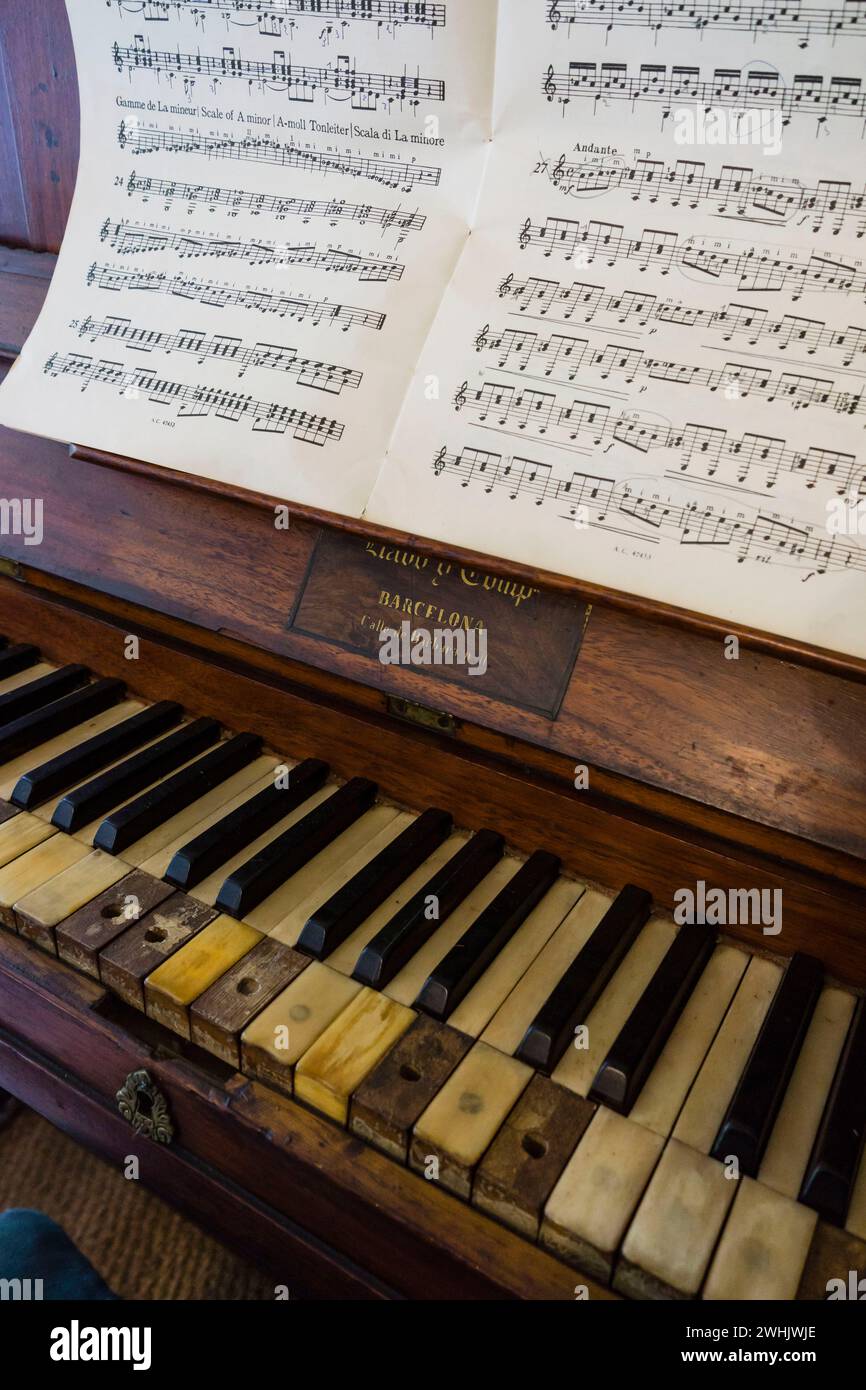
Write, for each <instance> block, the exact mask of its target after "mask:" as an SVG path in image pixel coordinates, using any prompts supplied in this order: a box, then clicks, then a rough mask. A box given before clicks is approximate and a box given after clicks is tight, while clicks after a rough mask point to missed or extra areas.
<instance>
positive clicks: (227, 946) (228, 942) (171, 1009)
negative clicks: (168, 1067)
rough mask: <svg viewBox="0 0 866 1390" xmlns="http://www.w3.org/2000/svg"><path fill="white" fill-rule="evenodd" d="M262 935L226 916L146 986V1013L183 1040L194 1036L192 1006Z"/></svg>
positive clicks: (171, 958) (181, 948) (174, 955)
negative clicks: (191, 1015) (191, 1023)
mask: <svg viewBox="0 0 866 1390" xmlns="http://www.w3.org/2000/svg"><path fill="white" fill-rule="evenodd" d="M261 940H262V934H261V932H258V931H256V929H255V927H250V926H247V924H246V923H245V922H238V921H236V920H235V918H234V917H226V916H224V915H223V914H220V915H219V916H217V917H215V918H214V920H213V921H212V922H208V924H207V926H206V927H203V928H202V930H201V931H199V932H196V933H195V935H194V936H193V938H192V940H191V941H187V942H185V943H184V945H182V946H179V947H178V949H177V950H176V951H174V952H172V954H171V956H169V958H168V959H167V960H164V961H162V962H161V964H160V965H158V966H157V967H156V969H155V970H154V971H152V972H151V974H150V975H148V976H147V978H146V979H145V982H144V1011H145V1013H146V1014H147V1015H148V1017H149V1018H152V1019H154V1020H155V1021H156V1022H157V1023H161V1024H162V1025H163V1027H165V1028H170V1029H171V1031H172V1032H173V1033H179V1034H180V1036H181V1037H184V1038H188V1037H189V1035H190V1024H189V1006H190V1004H192V1003H193V1001H194V1000H195V999H197V998H198V996H199V995H200V994H203V993H204V992H205V990H206V989H209V988H210V987H211V985H213V984H215V982H216V981H217V980H218V979H219V978H220V976H222V975H224V974H225V973H226V971H227V970H230V969H231V968H232V966H233V965H235V964H236V963H237V961H239V960H240V959H241V957H242V956H246V955H247V954H248V953H249V952H250V951H252V949H253V947H254V946H255V945H256V944H257V942H259V941H261Z"/></svg>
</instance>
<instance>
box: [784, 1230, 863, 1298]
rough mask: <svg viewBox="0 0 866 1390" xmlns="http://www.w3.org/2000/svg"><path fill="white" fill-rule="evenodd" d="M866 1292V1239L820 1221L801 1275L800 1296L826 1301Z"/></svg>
mask: <svg viewBox="0 0 866 1390" xmlns="http://www.w3.org/2000/svg"><path fill="white" fill-rule="evenodd" d="M864 1294H866V1241H864V1240H860V1239H859V1238H858V1237H857V1236H852V1235H850V1234H849V1232H848V1231H841V1230H840V1229H839V1227H838V1226H830V1225H828V1223H827V1222H826V1221H819V1222H818V1224H817V1226H816V1227H815V1234H814V1235H813V1236H812V1244H811V1245H810V1246H809V1253H808V1255H807V1256H806V1263H805V1265H804V1266H803V1272H802V1274H801V1275H800V1286H799V1288H798V1289H797V1298H798V1299H809V1300H812V1301H815V1302H820V1303H824V1302H826V1301H827V1300H831V1301H833V1302H836V1301H839V1300H842V1299H844V1300H848V1299H856V1300H857V1301H858V1302H860V1301H862V1299H863V1296H864Z"/></svg>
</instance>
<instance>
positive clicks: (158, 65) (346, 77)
mask: <svg viewBox="0 0 866 1390" xmlns="http://www.w3.org/2000/svg"><path fill="white" fill-rule="evenodd" d="M112 56H113V58H114V64H115V67H116V68H117V70H118V72H127V73H129V74H130V76H132V74H134V73H137V72H147V73H153V74H154V75H155V76H157V77H160V76H161V75H162V74H166V75H167V76H168V77H170V78H173V77H175V76H179V77H182V78H183V79H184V81H185V84H186V89H187V91H191V90H192V88H193V87H194V85H195V83H196V81H197V80H198V79H199V78H206V79H208V80H209V81H211V82H212V83H216V82H221V81H228V80H231V79H233V78H240V79H242V80H244V81H246V82H247V83H248V84H249V85H250V86H254V85H255V86H258V87H259V88H260V89H262V90H264V89H265V88H267V89H268V90H269V91H283V90H284V91H285V93H286V96H287V97H288V100H289V101H302V102H313V101H315V100H316V98H317V97H318V96H320V95H321V96H322V97H323V98H324V99H325V101H341V102H342V101H347V100H348V101H349V102H350V104H351V108H352V110H353V111H376V110H378V109H379V108H380V106H382V107H384V108H385V109H386V110H388V111H390V110H391V108H392V107H393V106H397V107H398V108H399V109H400V110H401V111H402V109H403V107H404V106H410V107H412V108H413V109H416V110H417V108H418V107H419V106H420V105H421V103H422V102H425V101H436V102H439V101H444V100H445V83H444V82H442V81H441V80H440V79H439V78H428V77H421V76H420V74H416V76H414V77H412V76H410V74H409V73H406V72H403V73H388V72H358V71H357V69H356V67H355V64H354V61H353V60H352V58H350V57H349V56H348V55H341V56H340V57H338V58H337V61H336V62H335V63H328V64H326V66H325V67H316V66H310V65H308V64H306V63H292V61H291V60H290V59H287V58H286V55H285V53H280V52H275V53H274V56H273V59H272V60H271V61H270V62H269V61H267V60H265V59H247V58H242V57H241V56H240V54H237V53H235V50H234V49H233V48H224V49H223V51H222V54H221V55H219V56H215V55H211V54H202V53H181V52H180V51H176V52H173V53H172V52H168V51H165V52H162V51H159V50H155V49H152V48H151V46H150V44H149V43H148V42H147V41H146V40H145V38H144V37H143V35H141V34H136V36H135V39H134V41H133V43H132V44H131V45H122V44H118V43H115V45H114V47H113V49H112Z"/></svg>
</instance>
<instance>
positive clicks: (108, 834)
mask: <svg viewBox="0 0 866 1390" xmlns="http://www.w3.org/2000/svg"><path fill="white" fill-rule="evenodd" d="M261 747H262V741H261V739H260V738H259V737H258V736H257V735H256V734H236V735H235V737H234V738H230V739H226V741H225V742H224V743H219V744H217V746H216V748H214V749H213V750H212V751H211V752H210V753H205V755H204V757H203V758H199V759H198V761H197V762H194V763H192V764H191V765H190V766H189V767H185V768H182V769H181V770H180V772H176V773H175V774H174V775H173V776H172V777H168V778H166V780H165V781H164V782H160V784H159V786H158V787H151V789H150V791H147V792H142V794H141V796H138V797H136V798H135V800H134V801H131V802H130V803H129V805H128V806H121V807H120V809H119V810H117V811H112V813H111V815H110V816H108V817H107V818H106V819H105V820H104V821H103V822H102V824H101V825H100V827H99V829H98V830H97V832H96V834H95V835H94V837H93V843H94V846H95V847H96V848H97V849H104V850H107V851H108V853H109V854H120V853H121V852H122V851H123V850H124V849H126V846H127V845H131V844H134V843H135V841H136V840H140V839H141V838H142V836H143V835H147V834H149V832H150V831H151V830H154V829H155V828H156V826H158V825H161V824H162V823H163V821H166V820H170V819H171V817H172V816H175V815H177V813H178V812H179V811H183V810H184V809H185V807H187V806H191V805H192V803H193V802H194V801H198V799H199V797H202V796H205V795H206V794H207V792H209V791H213V789H214V787H218V786H219V785H220V783H221V782H227V781H228V779H229V777H233V776H234V774H235V773H236V772H240V770H241V768H242V767H246V766H247V764H248V763H251V762H252V761H253V759H254V758H257V757H258V755H259V753H260V752H261Z"/></svg>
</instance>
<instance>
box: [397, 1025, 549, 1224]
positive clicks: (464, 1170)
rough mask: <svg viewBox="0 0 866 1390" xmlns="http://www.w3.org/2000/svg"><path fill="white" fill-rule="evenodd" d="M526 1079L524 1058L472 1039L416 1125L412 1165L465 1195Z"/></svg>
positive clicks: (527, 1082) (450, 1188)
mask: <svg viewBox="0 0 866 1390" xmlns="http://www.w3.org/2000/svg"><path fill="white" fill-rule="evenodd" d="M531 1079H532V1072H531V1070H530V1068H529V1067H527V1066H525V1065H524V1064H523V1062H518V1061H517V1059H516V1058H515V1057H504V1056H503V1055H502V1053H501V1052H497V1051H496V1050H495V1049H494V1048H492V1047H488V1046H487V1044H486V1043H481V1042H479V1043H476V1044H475V1046H474V1047H473V1048H472V1050H471V1052H468V1053H467V1055H466V1056H465V1057H464V1059H463V1061H462V1062H461V1063H460V1065H459V1066H458V1067H457V1068H456V1070H455V1071H454V1072H453V1073H452V1075H451V1076H450V1077H449V1078H448V1080H447V1081H446V1083H445V1085H444V1086H443V1087H442V1090H441V1091H440V1092H439V1094H438V1095H437V1096H435V1097H434V1099H433V1100H432V1101H431V1102H430V1104H429V1105H428V1107H427V1109H426V1110H425V1111H424V1113H423V1115H422V1116H421V1118H420V1120H419V1121H418V1123H417V1124H416V1126H415V1130H414V1132H413V1135H412V1144H411V1146H410V1150H409V1162H410V1164H411V1166H412V1167H413V1168H415V1169H417V1170H418V1171H419V1172H422V1173H423V1172H431V1171H433V1172H434V1173H435V1175H436V1180H437V1181H438V1182H441V1184H442V1186H443V1187H446V1188H447V1189H448V1191H449V1192H454V1193H456V1194H457V1196H459V1197H465V1198H467V1199H468V1197H469V1195H470V1192H471V1190H472V1176H473V1173H474V1171H475V1168H476V1165H477V1164H478V1162H479V1160H480V1159H481V1156H482V1154H483V1153H484V1152H485V1150H486V1149H487V1148H488V1146H489V1144H490V1143H491V1141H492V1140H493V1138H494V1136H495V1135H496V1134H497V1132H498V1131H499V1129H500V1127H501V1126H502V1124H503V1122H504V1120H505V1118H506V1116H507V1115H508V1112H509V1111H510V1110H511V1108H512V1106H513V1105H514V1104H515V1102H516V1101H517V1100H518V1098H519V1097H520V1095H521V1094H522V1092H523V1091H524V1090H525V1089H526V1087H527V1086H528V1085H529V1082H530V1080H531Z"/></svg>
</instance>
